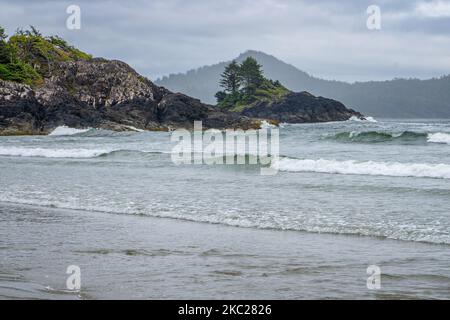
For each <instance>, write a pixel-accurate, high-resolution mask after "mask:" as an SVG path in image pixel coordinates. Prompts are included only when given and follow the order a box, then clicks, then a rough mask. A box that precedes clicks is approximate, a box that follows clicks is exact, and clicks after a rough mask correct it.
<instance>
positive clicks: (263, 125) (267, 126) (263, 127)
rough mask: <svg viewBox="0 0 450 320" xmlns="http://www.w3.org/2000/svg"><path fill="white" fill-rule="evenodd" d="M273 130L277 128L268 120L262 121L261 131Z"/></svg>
mask: <svg viewBox="0 0 450 320" xmlns="http://www.w3.org/2000/svg"><path fill="white" fill-rule="evenodd" d="M271 128H277V126H276V125H274V124H271V123H269V122H268V121H266V120H263V121H261V129H271Z"/></svg>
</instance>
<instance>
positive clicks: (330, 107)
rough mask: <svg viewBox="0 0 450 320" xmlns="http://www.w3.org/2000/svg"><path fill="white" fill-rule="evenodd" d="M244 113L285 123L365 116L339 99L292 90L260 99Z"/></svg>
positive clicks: (343, 119)
mask: <svg viewBox="0 0 450 320" xmlns="http://www.w3.org/2000/svg"><path fill="white" fill-rule="evenodd" d="M242 115H244V116H248V117H254V118H261V119H269V120H275V121H278V122H284V123H309V122H329V121H345V120H348V119H350V118H351V117H358V118H364V116H363V115H362V114H361V113H359V112H356V111H354V110H351V109H348V108H346V107H345V106H344V105H343V104H342V103H340V102H338V101H335V100H332V99H326V98H323V97H315V96H313V95H312V94H310V93H308V92H300V93H295V92H290V93H288V94H287V95H285V96H284V97H282V98H281V99H277V100H275V101H259V102H258V103H256V104H255V105H254V106H252V107H250V108H246V109H245V110H244V111H243V112H242Z"/></svg>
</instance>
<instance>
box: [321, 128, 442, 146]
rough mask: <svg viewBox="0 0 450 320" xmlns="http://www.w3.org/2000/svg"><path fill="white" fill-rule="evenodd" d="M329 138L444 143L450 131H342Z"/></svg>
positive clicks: (346, 140) (356, 140) (360, 141)
mask: <svg viewBox="0 0 450 320" xmlns="http://www.w3.org/2000/svg"><path fill="white" fill-rule="evenodd" d="M327 139H331V140H336V141H339V142H357V143H383V142H393V143H405V144H409V143H422V144H426V143H442V144H450V134H448V133H441V132H438V133H426V132H414V131H403V132H400V133H391V132H382V131H364V132H357V131H351V132H340V133H337V134H335V135H332V136H329V137H327Z"/></svg>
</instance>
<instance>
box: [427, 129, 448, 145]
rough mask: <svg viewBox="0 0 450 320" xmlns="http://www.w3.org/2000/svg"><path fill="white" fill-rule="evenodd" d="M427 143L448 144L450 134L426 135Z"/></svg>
mask: <svg viewBox="0 0 450 320" xmlns="http://www.w3.org/2000/svg"><path fill="white" fill-rule="evenodd" d="M428 142H431V143H445V144H450V134H448V133H441V132H438V133H430V134H429V135H428Z"/></svg>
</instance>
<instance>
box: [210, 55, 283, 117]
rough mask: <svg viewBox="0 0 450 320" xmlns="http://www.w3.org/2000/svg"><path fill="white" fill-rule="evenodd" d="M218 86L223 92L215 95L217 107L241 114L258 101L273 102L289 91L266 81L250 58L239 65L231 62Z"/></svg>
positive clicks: (259, 68)
mask: <svg viewBox="0 0 450 320" xmlns="http://www.w3.org/2000/svg"><path fill="white" fill-rule="evenodd" d="M221 78H222V79H221V80H220V86H221V87H222V88H224V91H219V92H217V93H216V98H217V102H218V105H219V107H221V108H223V109H227V110H231V111H236V112H241V111H243V110H244V109H245V108H248V107H251V106H252V105H254V104H255V103H257V102H259V101H274V100H278V99H280V98H282V97H283V96H284V95H286V94H287V93H288V92H289V90H288V89H286V88H285V87H284V86H283V85H282V84H281V83H280V82H279V81H272V80H269V79H266V78H265V77H264V75H263V71H262V68H261V65H260V64H259V63H258V62H257V61H256V60H255V59H254V58H252V57H249V58H247V59H245V60H244V61H243V62H242V63H241V64H238V63H237V62H236V61H232V62H231V63H230V64H229V65H228V66H227V67H226V68H225V71H224V72H223V73H222V75H221Z"/></svg>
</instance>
